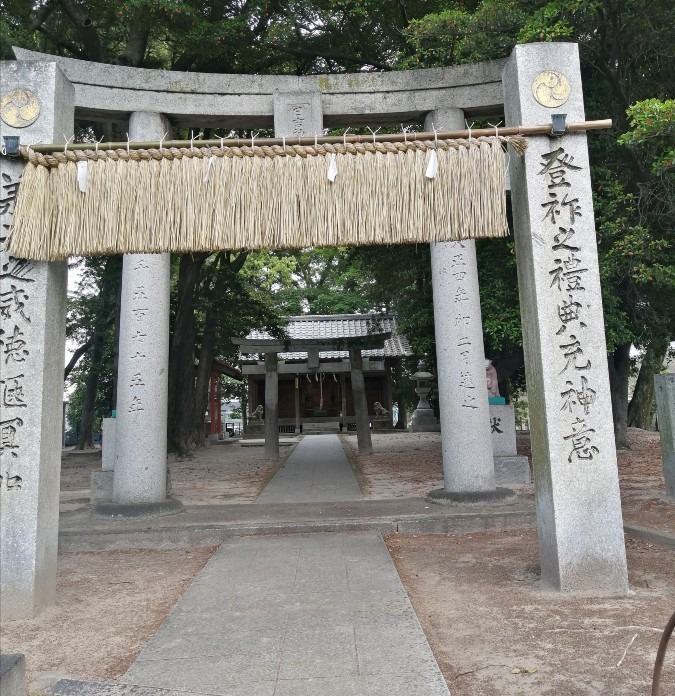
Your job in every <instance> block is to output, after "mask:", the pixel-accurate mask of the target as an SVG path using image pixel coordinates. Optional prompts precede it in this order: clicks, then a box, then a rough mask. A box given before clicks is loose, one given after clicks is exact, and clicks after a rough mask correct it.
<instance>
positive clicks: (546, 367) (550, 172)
mask: <svg viewBox="0 0 675 696" xmlns="http://www.w3.org/2000/svg"><path fill="white" fill-rule="evenodd" d="M503 84H504V97H505V114H506V123H507V125H523V126H527V125H533V124H541V123H547V122H550V121H551V115H552V114H556V113H565V114H566V115H567V119H568V120H569V121H570V122H573V121H583V120H584V118H585V116H584V102H583V94H582V88H581V72H580V68H579V53H578V46H577V45H576V44H573V43H558V44H555V43H539V44H527V45H523V46H516V47H515V49H514V51H513V53H512V54H511V58H510V59H509V61H508V63H507V65H506V67H505V69H504V76H503ZM510 176H511V193H512V202H513V224H514V236H515V242H516V260H517V264H518V287H519V290H520V310H521V315H522V326H523V348H524V351H525V372H526V377H527V395H528V401H529V404H530V431H531V433H532V461H533V465H534V483H535V496H536V507H537V525H538V529H539V548H540V557H541V574H542V581H543V582H544V583H545V584H548V585H549V586H552V587H554V588H556V589H559V590H563V591H577V592H594V593H602V594H625V593H626V592H627V590H628V581H627V573H626V555H625V546H624V538H623V524H622V519H621V502H620V498H619V480H618V473H617V464H616V449H615V446H614V430H613V422H612V406H611V400H610V392H609V376H608V372H607V346H606V344H605V334H604V320H603V314H602V296H601V293H600V274H599V270H598V254H597V250H596V238H595V222H594V219H593V197H592V190H591V179H590V171H589V163H588V148H587V145H586V134H585V133H574V134H572V133H570V134H564V135H561V136H559V137H553V136H551V137H547V136H542V137H532V138H530V139H529V147H528V149H527V151H526V153H525V156H524V157H522V158H521V157H515V156H513V155H512V156H511V158H510Z"/></svg>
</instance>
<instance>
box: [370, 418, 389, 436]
mask: <svg viewBox="0 0 675 696" xmlns="http://www.w3.org/2000/svg"><path fill="white" fill-rule="evenodd" d="M372 425H373V432H374V433H393V432H394V424H393V423H392V422H391V420H389V419H388V418H387V419H384V420H378V419H377V418H374V419H373V421H372Z"/></svg>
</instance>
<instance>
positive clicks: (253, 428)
mask: <svg viewBox="0 0 675 696" xmlns="http://www.w3.org/2000/svg"><path fill="white" fill-rule="evenodd" d="M243 437H244V438H260V437H265V422H264V421H250V422H248V423H247V424H246V429H245V430H244V435H243Z"/></svg>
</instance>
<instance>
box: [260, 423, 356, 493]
mask: <svg viewBox="0 0 675 696" xmlns="http://www.w3.org/2000/svg"><path fill="white" fill-rule="evenodd" d="M362 499H363V494H362V493H361V489H360V488H359V484H358V482H357V480H356V477H355V476H354V472H353V471H352V469H351V467H350V466H349V462H348V461H347V457H346V455H345V453H344V450H343V449H342V443H341V442H340V439H339V438H338V436H337V435H305V437H303V439H302V440H301V442H300V443H299V444H298V446H297V447H296V448H295V449H294V450H293V452H292V453H291V456H290V457H289V458H288V459H287V460H286V461H285V462H284V464H283V466H282V467H281V469H279V471H278V472H277V473H276V474H275V476H274V477H273V478H272V480H271V481H270V482H269V483H268V484H267V486H266V487H265V489H264V490H263V492H262V493H261V494H260V495H259V496H258V498H257V500H256V501H255V502H256V504H258V505H260V504H263V505H264V504H270V503H327V502H337V501H340V502H343V501H348V500H362Z"/></svg>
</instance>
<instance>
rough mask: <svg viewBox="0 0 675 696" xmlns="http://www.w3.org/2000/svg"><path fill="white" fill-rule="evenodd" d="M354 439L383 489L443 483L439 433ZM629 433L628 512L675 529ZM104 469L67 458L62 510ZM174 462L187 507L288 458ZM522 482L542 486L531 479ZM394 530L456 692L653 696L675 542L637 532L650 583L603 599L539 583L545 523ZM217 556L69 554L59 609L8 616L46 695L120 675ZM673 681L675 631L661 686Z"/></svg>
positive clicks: (5, 644)
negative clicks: (55, 685)
mask: <svg viewBox="0 0 675 696" xmlns="http://www.w3.org/2000/svg"><path fill="white" fill-rule="evenodd" d="M343 442H345V443H346V446H347V447H348V448H349V449H350V451H351V458H352V460H353V461H355V462H356V463H357V465H358V466H359V467H360V468H361V469H362V476H361V477H360V478H361V480H362V481H363V482H365V483H364V485H365V493H366V496H367V497H369V498H371V499H382V498H403V497H410V496H422V495H425V494H426V493H427V492H428V491H429V490H432V489H433V488H438V487H440V486H441V485H442V475H441V459H440V456H441V455H440V436H439V435H437V434H434V433H424V434H423V433H417V434H405V433H395V434H387V435H379V434H376V435H374V436H373V446H374V454H373V455H372V456H369V457H360V456H359V455H358V454H357V453H356V452H355V448H356V439H355V438H352V437H344V438H343ZM629 442H630V447H631V448H630V449H629V450H627V451H624V452H619V456H618V459H619V475H620V484H621V492H622V499H623V510H624V517H625V519H626V520H627V521H630V522H632V523H635V524H639V525H642V526H646V527H653V528H656V529H662V530H665V531H668V532H670V533H673V532H674V531H675V505H673V503H672V502H670V503H669V502H666V501H665V500H664V499H663V494H664V485H663V473H662V468H661V452H660V447H659V439H658V434H657V433H648V432H644V431H639V430H631V431H630V435H629ZM284 450H286V452H287V451H288V450H287V449H286V448H284V449H283V450H282V456H283V454H284ZM518 450H519V452H520V453H521V454H529V437H528V435H527V434H520V435H519V437H518ZM100 466H101V464H100V452H94V453H89V454H67V455H66V456H65V457H64V459H63V466H62V476H61V490H62V509H63V510H69V509H75V508H77V507H85V506H87V505H88V504H89V476H90V473H91V472H92V471H94V470H99V469H100ZM170 466H171V471H172V483H173V494H174V495H175V496H176V497H177V498H179V499H180V500H182V501H183V502H184V503H186V504H188V505H200V504H205V505H209V504H218V503H240V504H248V503H250V502H252V501H253V500H255V498H256V496H257V495H258V493H259V491H260V490H261V489H262V487H263V486H264V485H265V483H266V481H267V480H268V479H269V477H270V476H271V475H272V474H273V473H274V471H275V467H276V463H275V462H274V461H271V460H268V459H265V457H264V450H263V448H259V447H255V448H243V447H240V446H239V445H238V444H228V445H218V446H214V447H211V448H210V449H206V450H202V451H200V452H198V453H197V454H196V455H195V457H194V458H193V459H191V460H187V461H184V462H174V461H173V457H171V458H170ZM519 494H520V495H521V496H523V497H533V495H534V493H533V488H532V486H529V487H525V488H523V489H521V490H520V492H519ZM387 542H388V545H389V548H390V550H391V553H392V556H393V558H394V561H395V563H396V565H397V568H398V570H399V573H400V574H401V577H402V579H403V581H404V584H405V585H406V588H407V589H408V592H409V594H410V596H411V599H412V601H413V604H414V606H415V610H416V611H417V614H418V616H419V618H420V621H421V622H422V625H423V627H424V630H425V632H426V634H427V636H428V638H429V641H430V644H431V646H432V649H433V650H434V652H435V654H436V657H437V659H438V661H439V664H440V665H441V668H442V670H443V673H444V675H445V677H446V680H447V682H448V685H449V687H450V690H451V692H452V694H453V696H479V695H480V696H493V695H494V696H496V695H499V696H511V695H513V696H515V695H516V694H517V695H519V696H520V695H521V694H522V695H523V696H534V695H535V694H536V695H537V696H549V695H550V696H553V694H555V696H558V695H560V696H567V695H570V696H587V695H589V696H590V695H591V694H593V695H605V694H607V695H611V696H624V695H625V696H628V695H629V694H630V695H631V696H633V695H634V694H645V695H646V694H648V693H649V687H648V685H649V683H650V679H651V670H652V667H653V662H654V655H655V651H656V645H657V643H658V638H659V635H660V632H661V631H662V629H663V626H664V625H665V622H666V620H667V618H668V617H669V616H670V614H671V613H672V611H673V610H674V609H675V572H674V569H675V551H674V550H672V549H665V548H662V547H659V546H656V545H651V544H648V543H646V542H643V541H637V540H634V539H631V538H628V539H627V553H628V559H629V572H630V583H631V588H632V591H633V592H634V593H635V594H632V595H631V596H630V597H628V598H619V599H603V600H593V599H581V598H578V597H577V598H571V597H564V596H560V595H558V594H555V593H549V592H546V591H544V590H542V589H541V588H540V586H539V581H538V577H539V567H538V551H537V542H536V532H535V531H534V530H532V531H522V530H517V531H505V532H490V533H485V534H472V535H462V536H407V537H404V536H398V535H395V536H392V537H389V538H388V539H387ZM212 552H213V549H210V548H204V549H201V548H197V549H184V550H170V551H169V550H167V551H138V550H130V551H110V552H87V553H64V554H60V555H59V567H58V589H57V597H58V604H57V606H56V607H53V608H51V609H49V610H47V611H46V612H44V613H43V614H41V615H40V616H39V617H37V618H36V619H33V620H30V621H18V622H11V623H6V624H3V626H2V641H1V645H2V651H3V652H12V651H18V652H23V653H25V654H26V657H27V664H28V674H29V680H30V685H31V688H32V689H33V691H35V690H36V689H38V688H40V687H41V686H44V685H46V684H49V683H52V682H53V681H55V678H56V677H57V676H58V675H68V676H74V677H83V678H90V679H102V680H108V679H110V680H114V679H116V678H119V677H120V676H122V674H124V672H125V671H126V669H127V668H128V666H129V665H130V664H131V662H133V660H134V659H135V657H136V655H137V654H138V652H139V650H140V649H141V647H142V646H143V644H144V643H145V642H146V641H147V639H148V638H149V637H150V636H151V635H152V634H153V633H154V632H155V630H156V629H157V627H158V626H159V625H160V624H161V622H162V621H163V620H164V618H165V617H166V615H167V614H168V612H169V611H170V609H171V607H172V606H173V605H174V603H175V602H176V600H177V599H178V598H179V597H180V596H181V595H182V593H183V592H184V591H185V589H186V588H187V586H188V585H189V583H190V582H191V580H192V579H193V578H194V577H195V576H196V574H197V573H198V572H199V570H200V569H201V568H202V567H203V566H204V564H205V563H206V561H207V560H208V558H209V557H210V555H211V553H212ZM624 651H626V654H625V656H624V654H623V653H624ZM516 669H518V670H520V672H518V673H514V672H513V671H512V670H516ZM535 669H536V671H526V670H535ZM670 693H672V694H675V644H674V643H673V642H671V647H670V652H669V654H668V655H667V656H666V668H665V671H664V686H663V689H662V696H668V694H670Z"/></svg>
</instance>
